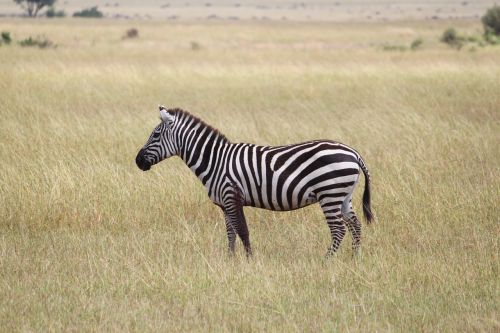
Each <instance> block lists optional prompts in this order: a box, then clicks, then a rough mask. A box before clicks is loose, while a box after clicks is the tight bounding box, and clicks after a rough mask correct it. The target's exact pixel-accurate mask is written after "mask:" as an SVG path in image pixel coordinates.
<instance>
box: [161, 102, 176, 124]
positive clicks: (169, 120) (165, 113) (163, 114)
mask: <svg viewBox="0 0 500 333" xmlns="http://www.w3.org/2000/svg"><path fill="white" fill-rule="evenodd" d="M158 108H159V109H160V119H161V120H162V121H163V122H166V123H172V122H173V121H174V115H172V114H170V113H169V112H168V110H167V108H166V107H164V106H163V105H159V106H158Z"/></svg>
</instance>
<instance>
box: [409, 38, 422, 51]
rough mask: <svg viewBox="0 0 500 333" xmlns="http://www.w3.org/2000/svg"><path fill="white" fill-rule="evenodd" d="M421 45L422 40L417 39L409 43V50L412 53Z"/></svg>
mask: <svg viewBox="0 0 500 333" xmlns="http://www.w3.org/2000/svg"><path fill="white" fill-rule="evenodd" d="M423 43H424V40H423V39H422V38H417V39H415V40H414V41H413V42H411V45H410V49H412V50H413V51H415V50H416V49H418V48H419V47H420V46H422V44H423Z"/></svg>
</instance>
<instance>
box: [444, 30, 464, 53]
mask: <svg viewBox="0 0 500 333" xmlns="http://www.w3.org/2000/svg"><path fill="white" fill-rule="evenodd" d="M441 41H442V42H443V43H445V44H448V45H450V46H451V47H454V48H456V49H461V48H462V46H463V38H462V37H460V36H459V35H458V33H457V31H456V30H455V28H448V29H446V30H445V31H444V32H443V35H442V36H441Z"/></svg>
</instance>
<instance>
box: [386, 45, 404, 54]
mask: <svg viewBox="0 0 500 333" xmlns="http://www.w3.org/2000/svg"><path fill="white" fill-rule="evenodd" d="M407 49H408V48H407V47H406V46H405V45H393V44H384V45H382V50H384V51H400V52H403V51H406V50H407Z"/></svg>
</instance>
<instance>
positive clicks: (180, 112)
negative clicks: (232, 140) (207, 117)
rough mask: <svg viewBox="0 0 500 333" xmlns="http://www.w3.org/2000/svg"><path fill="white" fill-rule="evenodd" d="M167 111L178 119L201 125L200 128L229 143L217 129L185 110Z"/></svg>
mask: <svg viewBox="0 0 500 333" xmlns="http://www.w3.org/2000/svg"><path fill="white" fill-rule="evenodd" d="M168 111H169V112H171V113H173V114H175V115H176V116H178V117H179V118H189V119H193V120H194V121H195V122H196V123H199V124H201V126H204V127H207V128H208V129H209V130H210V131H212V132H214V133H215V134H216V135H217V136H218V137H220V138H221V139H223V140H224V141H227V142H229V140H228V138H227V137H226V136H225V135H224V134H222V133H221V132H220V131H219V130H218V129H217V128H215V127H213V126H211V125H209V124H207V123H206V122H204V121H203V120H201V119H200V118H198V117H196V116H194V115H192V114H191V113H189V112H187V111H185V110H182V109H180V108H175V109H170V110H168Z"/></svg>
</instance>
